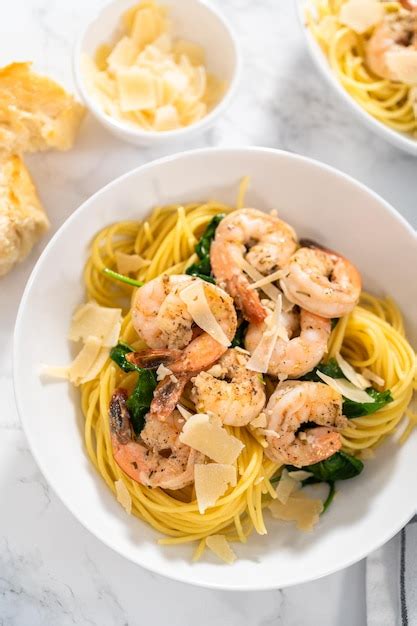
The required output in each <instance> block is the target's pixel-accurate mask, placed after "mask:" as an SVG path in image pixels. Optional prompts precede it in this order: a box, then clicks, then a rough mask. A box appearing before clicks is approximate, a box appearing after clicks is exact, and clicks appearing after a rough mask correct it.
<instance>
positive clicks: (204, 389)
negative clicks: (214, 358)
mask: <svg viewBox="0 0 417 626" xmlns="http://www.w3.org/2000/svg"><path fill="white" fill-rule="evenodd" d="M247 361H248V356H247V355H246V354H244V353H243V352H240V351H239V350H236V349H231V350H228V351H227V352H226V353H225V354H224V355H223V356H222V357H221V359H220V360H219V361H218V362H217V363H216V364H215V365H213V367H212V368H211V370H209V371H208V372H201V373H200V374H199V375H198V376H196V377H195V378H194V379H193V381H192V382H193V388H192V391H191V399H192V400H193V402H194V404H195V406H196V408H197V410H198V411H200V412H201V413H212V414H214V415H216V416H218V417H220V419H221V420H222V422H223V424H228V425H229V426H246V424H248V423H249V422H250V421H252V420H253V419H255V417H257V416H258V415H259V413H260V412H261V411H262V409H263V408H264V406H265V389H264V384H263V382H262V379H261V377H260V375H259V374H258V373H257V372H251V371H250V370H248V369H246V363H247Z"/></svg>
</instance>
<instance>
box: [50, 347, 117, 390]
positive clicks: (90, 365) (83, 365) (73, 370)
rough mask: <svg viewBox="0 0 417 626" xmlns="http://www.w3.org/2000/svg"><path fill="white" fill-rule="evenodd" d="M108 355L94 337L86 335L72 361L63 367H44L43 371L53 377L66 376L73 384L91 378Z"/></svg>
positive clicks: (99, 369) (107, 350) (81, 382)
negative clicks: (85, 339)
mask: <svg viewBox="0 0 417 626" xmlns="http://www.w3.org/2000/svg"><path fill="white" fill-rule="evenodd" d="M108 356H109V349H108V348H104V347H103V346H102V345H101V342H100V341H99V340H98V339H96V337H88V339H87V341H86V342H85V344H84V346H83V347H82V348H81V350H80V352H79V353H78V354H77V356H76V357H75V359H74V360H73V362H72V363H71V364H70V365H68V366H65V367H50V366H49V367H45V368H44V369H43V373H44V374H46V375H47V376H52V377H54V378H66V379H68V380H69V381H70V382H71V383H73V384H74V385H75V386H78V385H81V384H83V383H87V382H88V381H90V380H93V379H94V378H95V377H96V376H97V375H98V374H99V372H100V371H101V369H102V368H103V366H104V364H105V362H106V360H107V358H108Z"/></svg>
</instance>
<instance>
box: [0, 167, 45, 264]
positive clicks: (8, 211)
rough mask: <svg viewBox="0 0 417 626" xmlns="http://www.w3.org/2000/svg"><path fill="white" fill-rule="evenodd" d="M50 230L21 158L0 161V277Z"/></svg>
mask: <svg viewBox="0 0 417 626" xmlns="http://www.w3.org/2000/svg"><path fill="white" fill-rule="evenodd" d="M48 228H49V221H48V218H47V217H46V214H45V211H44V209H43V207H42V204H41V202H40V200H39V197H38V194H37V192H36V189H35V186H34V184H33V182H32V179H31V177H30V174H29V172H28V170H27V169H26V166H25V164H24V162H23V160H22V158H21V157H20V156H17V155H11V156H5V157H2V158H1V160H0V276H3V275H4V274H6V273H7V272H8V271H9V270H10V269H11V267H12V266H13V265H14V264H15V263H17V262H19V261H22V260H23V259H24V258H25V257H26V256H27V255H28V254H29V252H30V251H31V249H32V247H33V246H34V244H35V243H36V242H37V241H38V239H39V238H40V237H41V235H43V233H45V232H46V231H47V230H48Z"/></svg>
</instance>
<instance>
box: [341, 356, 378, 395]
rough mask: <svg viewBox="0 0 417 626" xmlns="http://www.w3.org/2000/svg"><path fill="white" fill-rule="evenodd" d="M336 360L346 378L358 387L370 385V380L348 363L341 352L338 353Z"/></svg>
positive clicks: (363, 387)
mask: <svg viewBox="0 0 417 626" xmlns="http://www.w3.org/2000/svg"><path fill="white" fill-rule="evenodd" d="M336 361H337V364H338V366H339V367H340V369H341V370H342V372H343V373H344V375H345V376H346V378H347V379H348V380H349V381H350V382H351V383H352V385H354V386H355V387H357V388H358V389H366V388H367V387H370V386H371V385H370V384H369V380H367V379H366V378H365V377H364V376H362V374H359V373H358V372H357V371H356V370H355V369H354V368H353V367H352V366H351V364H350V363H348V362H347V361H346V360H345V359H344V358H343V357H342V355H341V354H340V353H337V354H336Z"/></svg>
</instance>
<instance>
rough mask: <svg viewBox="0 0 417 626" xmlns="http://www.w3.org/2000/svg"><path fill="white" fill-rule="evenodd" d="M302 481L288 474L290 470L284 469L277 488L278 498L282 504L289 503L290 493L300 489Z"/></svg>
mask: <svg viewBox="0 0 417 626" xmlns="http://www.w3.org/2000/svg"><path fill="white" fill-rule="evenodd" d="M300 487H301V483H300V482H299V481H297V480H294V479H293V478H291V477H290V476H289V475H288V470H286V469H284V470H282V474H281V478H280V480H279V482H278V485H277V488H276V490H275V491H276V494H277V498H278V500H279V501H280V502H282V504H287V502H288V499H289V497H290V495H291V494H292V493H293V492H294V491H297V490H298V489H300Z"/></svg>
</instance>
